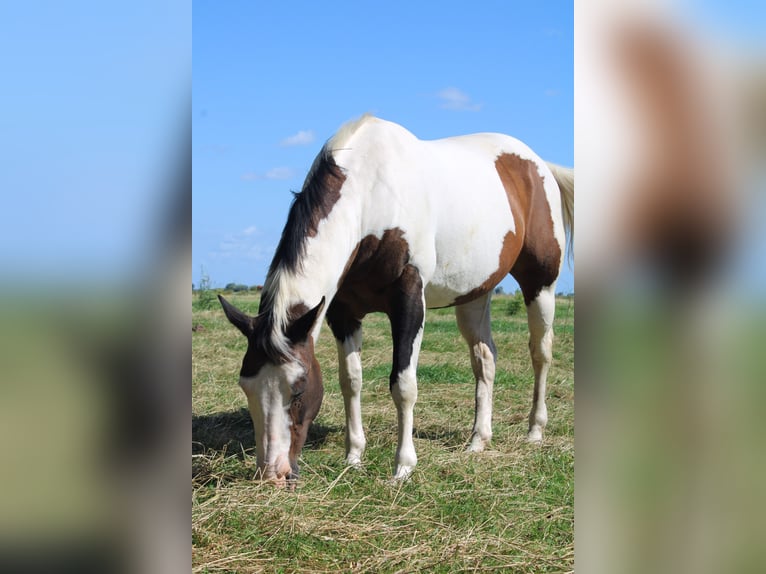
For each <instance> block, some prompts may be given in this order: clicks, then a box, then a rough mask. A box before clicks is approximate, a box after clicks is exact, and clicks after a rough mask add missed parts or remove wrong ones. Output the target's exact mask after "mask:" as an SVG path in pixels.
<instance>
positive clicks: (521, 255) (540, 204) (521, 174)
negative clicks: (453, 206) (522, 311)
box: [495, 153, 561, 305]
mask: <svg viewBox="0 0 766 574" xmlns="http://www.w3.org/2000/svg"><path fill="white" fill-rule="evenodd" d="M495 168H496V169H497V173H498V174H499V175H500V180H501V181H502V182H503V187H505V192H506V195H507V196H508V203H509V204H510V206H511V211H512V212H513V215H514V219H515V221H516V236H517V237H518V238H521V240H522V245H521V249H520V251H519V252H518V256H517V258H516V260H515V262H514V263H513V264H512V267H511V268H510V272H511V275H513V277H514V279H516V281H517V282H518V283H519V286H520V287H521V292H522V294H523V295H524V302H525V303H526V304H527V305H528V304H529V303H530V302H532V300H534V299H535V297H537V295H538V294H539V293H540V290H541V289H542V288H543V287H545V286H548V285H551V284H552V283H553V282H554V281H555V280H556V278H557V277H558V274H559V266H560V264H561V246H560V245H559V243H558V241H556V237H555V236H554V234H553V218H552V217H551V208H550V205H549V204H548V200H547V198H546V196H545V187H544V185H543V178H542V176H541V175H540V172H539V171H538V166H537V164H536V163H535V162H533V161H530V160H527V159H523V158H521V157H520V156H518V155H516V154H507V153H505V154H501V155H500V156H498V158H497V159H496V160H495ZM501 279H502V277H501ZM498 282H499V280H498Z"/></svg>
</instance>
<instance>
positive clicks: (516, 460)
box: [192, 295, 574, 573]
mask: <svg viewBox="0 0 766 574" xmlns="http://www.w3.org/2000/svg"><path fill="white" fill-rule="evenodd" d="M233 299H234V302H235V303H236V304H238V305H241V306H242V307H243V308H245V309H248V310H250V311H254V310H255V308H256V307H257V300H256V299H254V298H253V297H252V296H250V295H246V296H243V297H236V296H235V297H233ZM507 304H508V299H506V298H503V297H498V298H496V299H495V301H494V302H493V325H494V328H493V330H494V333H495V340H496V343H497V347H498V350H499V354H500V357H499V361H498V363H499V364H498V370H497V380H496V386H495V389H496V390H495V415H494V421H495V422H494V438H493V444H492V447H491V449H490V450H488V451H487V452H484V453H482V454H480V455H469V454H466V453H464V452H463V449H464V446H465V444H466V442H467V440H468V438H469V434H470V428H471V424H472V423H473V382H472V375H471V368H470V362H469V359H468V353H467V349H466V347H465V343H463V341H462V340H461V339H460V336H459V334H458V332H457V328H456V326H455V321H454V313H453V312H452V310H438V311H429V314H428V318H427V321H428V322H427V326H426V333H425V337H424V343H423V350H422V351H421V360H420V369H419V386H420V395H419V400H418V404H417V406H416V412H415V417H416V420H415V422H416V429H415V446H416V449H417V451H418V457H419V463H418V467H417V469H416V471H415V473H414V476H413V477H412V479H410V480H409V481H408V482H406V483H404V484H395V485H392V484H390V482H389V480H388V479H389V477H390V474H391V471H392V464H393V454H394V450H395V447H396V444H395V442H396V415H395V410H394V407H393V404H392V401H391V399H390V395H389V391H388V372H389V369H390V365H391V359H390V353H391V347H390V345H391V343H390V336H389V334H388V324H387V321H386V319H385V317H383V316H379V315H373V316H369V317H368V318H367V319H366V320H365V324H364V328H365V342H364V350H363V366H364V375H365V387H364V393H363V398H362V404H363V420H364V425H365V430H366V433H367V440H368V446H367V452H366V453H365V461H364V462H365V466H364V467H363V468H362V469H348V468H346V467H345V466H344V464H343V456H344V446H343V432H344V430H343V428H344V415H343V401H342V398H341V395H340V390H339V388H338V383H337V358H336V351H335V345H334V341H333V339H332V336H331V335H330V333H329V330H327V329H325V330H324V332H323V335H322V337H321V338H320V341H319V344H318V346H317V354H318V358H319V362H320V364H321V365H322V369H323V373H324V380H325V399H324V403H323V406H322V410H321V412H320V415H319V417H318V418H317V421H316V423H315V425H314V426H313V427H312V429H311V431H310V434H309V441H308V443H307V446H306V448H305V449H304V451H303V456H302V460H301V481H300V484H299V486H298V488H297V489H296V490H295V491H294V492H287V491H281V490H276V489H274V488H273V487H271V486H269V485H264V484H261V483H258V482H256V481H253V480H252V478H253V475H254V474H255V461H254V458H253V456H252V451H253V448H254V444H253V433H252V426H251V423H250V420H249V414H248V413H247V410H246V409H245V408H244V407H245V399H244V395H243V394H242V392H241V391H240V389H239V388H238V386H237V384H236V379H237V375H236V374H237V372H238V369H239V363H240V361H241V358H242V355H243V353H244V350H245V340H244V338H243V337H242V336H241V335H240V334H239V332H238V331H236V329H234V328H233V327H231V326H230V325H229V324H228V323H227V322H226V319H225V318H224V317H223V313H221V312H220V311H218V310H212V311H195V312H194V315H193V317H194V319H193V320H194V323H195V324H198V325H200V326H201V327H202V328H201V329H198V330H197V331H196V332H195V333H193V408H194V419H193V437H194V441H195V442H194V447H193V455H192V456H193V479H192V482H193V487H194V488H193V498H192V509H193V510H192V540H193V563H194V571H195V572H333V573H336V572H418V571H427V572H468V571H501V572H565V571H571V570H572V569H573V526H574V518H573V501H574V448H573V442H574V441H573V438H574V409H573V403H574V391H573V389H574V385H573V378H572V377H573V361H574V344H573V332H574V330H573V326H572V324H573V319H572V318H573V306H572V303H571V301H569V300H562V301H560V302H559V308H558V311H557V321H556V326H555V329H556V341H555V344H554V345H555V349H554V365H553V367H552V368H551V372H550V375H549V392H548V410H549V424H548V428H547V429H546V430H547V434H546V438H545V440H544V442H543V444H542V445H539V446H531V445H528V444H526V443H525V442H524V434H525V430H526V415H527V413H528V410H529V407H530V399H531V386H532V370H531V363H530V360H529V355H528V351H527V331H526V318H525V316H524V314H523V312H522V314H521V315H520V316H508V315H507V313H506V312H505V311H506V309H507Z"/></svg>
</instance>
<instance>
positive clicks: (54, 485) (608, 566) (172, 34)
mask: <svg viewBox="0 0 766 574" xmlns="http://www.w3.org/2000/svg"><path fill="white" fill-rule="evenodd" d="M763 30H764V7H763V4H762V3H757V2H737V3H723V2H668V1H665V2H656V1H655V2H621V3H619V4H616V3H613V2H605V1H593V0H583V1H581V2H577V4H576V6H575V166H576V171H577V180H578V184H577V196H576V218H577V229H578V232H577V237H576V242H575V259H576V260H577V264H578V267H577V273H576V277H575V282H576V285H577V297H578V299H579V301H578V306H577V312H576V325H577V339H576V343H577V407H576V412H577V431H576V437H577V438H576V445H577V449H576V456H577V466H576V468H577V471H576V517H577V519H576V524H577V526H576V563H577V566H576V567H577V569H579V570H580V571H581V572H589V573H590V572H597V573H598V572H604V573H606V572H609V573H612V572H632V571H635V572H692V571H693V572H722V571H723V572H751V571H762V570H763V566H764V564H763V562H764V559H763V555H762V552H761V547H762V544H761V542H762V532H763V528H762V521H763V519H762V517H763V516H764V512H763V511H764V510H766V509H765V508H764V503H765V502H766V495H765V494H764V489H763V486H762V485H763V484H764V472H763V471H764V466H765V465H766V454H765V452H766V451H764V449H763V448H762V441H763V438H764V436H765V434H764V430H766V429H765V428H764V426H765V425H766V423H764V421H765V420H766V417H763V415H762V412H761V411H762V408H763V405H764V404H766V400H764V399H766V390H764V385H763V381H764V364H763V363H764V360H765V359H764V353H763V351H762V349H761V347H762V346H763V343H762V342H763V341H764V335H765V334H766V333H764V330H765V329H764V326H765V325H766V323H764V287H765V286H766V271H764V257H763V255H764V248H765V247H766V238H765V237H764V231H763V230H764V225H763V218H764V216H766V201H765V200H764V194H763V191H764V175H765V174H764V165H766V164H764V162H763V161H762V158H763V152H764V147H765V145H764V144H766V107H765V106H764V104H765V103H766V72H764V70H765V68H764V56H765V54H764V37H763ZM191 34H192V14H191V8H190V6H189V4H188V3H186V2H181V1H168V0H161V1H158V2H144V1H143V0H139V1H138V2H131V3H116V4H115V3H110V4H109V5H108V6H107V5H101V4H97V3H93V2H76V1H75V2H70V3H66V4H61V3H53V2H30V3H24V4H15V5H10V4H8V3H5V4H3V5H2V6H0V69H2V70H3V89H2V90H0V158H1V159H0V162H1V163H2V169H0V190H2V192H3V193H2V197H3V209H2V210H0V223H1V224H0V233H1V234H2V241H1V242H0V245H1V246H2V247H0V296H1V298H0V454H1V455H2V458H0V460H1V461H2V472H1V473H0V570H2V571H4V572H14V571H24V572H27V571H38V572H43V571H53V570H55V571H57V572H62V571H63V572H66V571H72V572H88V571H93V572H112V571H113V572H121V571H125V572H133V571H138V572H143V571H147V572H148V571H162V572H166V571H168V572H169V571H176V570H178V571H188V570H189V569H190V568H191V554H190V538H189V525H190V510H189V506H188V497H187V496H186V495H185V493H186V492H187V491H186V490H185V489H186V488H190V486H188V485H189V476H190V469H191V458H190V456H189V454H190V438H191V428H190V420H189V412H190V395H189V388H190V384H189V382H190V361H189V357H190V349H189V341H190V339H189V322H190V320H189V319H190V317H189V311H190V300H191V292H190V290H189V280H190V278H191V273H192V269H191V247H190V246H191V225H190V222H191V181H192V177H191V176H192V166H191V159H190V158H191V155H190V137H191V133H190V109H191V105H190V93H191V69H192V54H191ZM509 65H510V64H509Z"/></svg>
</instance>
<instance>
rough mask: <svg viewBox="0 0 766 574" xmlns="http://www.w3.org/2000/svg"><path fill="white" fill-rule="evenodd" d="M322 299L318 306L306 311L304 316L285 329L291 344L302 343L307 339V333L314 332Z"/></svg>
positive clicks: (322, 303)
mask: <svg viewBox="0 0 766 574" xmlns="http://www.w3.org/2000/svg"><path fill="white" fill-rule="evenodd" d="M324 300H325V299H324V297H322V300H321V301H320V302H319V305H317V306H316V307H314V308H313V309H311V310H310V311H307V312H306V314H305V315H303V316H302V317H300V318H299V319H296V320H295V321H293V323H292V324H291V325H290V326H289V327H288V328H287V333H286V335H287V338H288V339H290V341H291V342H292V343H293V344H298V343H304V342H305V341H306V339H308V337H309V333H311V331H313V330H314V325H315V324H316V322H317V317H318V316H319V313H320V312H321V311H322V307H324Z"/></svg>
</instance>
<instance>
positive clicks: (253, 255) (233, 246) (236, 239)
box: [211, 225, 274, 261]
mask: <svg viewBox="0 0 766 574" xmlns="http://www.w3.org/2000/svg"><path fill="white" fill-rule="evenodd" d="M262 240H263V233H262V232H261V231H260V230H259V229H258V228H257V227H256V226H255V225H251V226H250V227H246V228H245V229H243V230H242V231H237V232H235V233H227V234H226V235H224V237H223V239H222V240H221V241H220V242H219V243H218V248H217V249H216V250H215V251H213V252H212V253H211V256H212V258H213V259H251V260H257V261H263V260H267V259H268V258H269V257H270V256H271V255H272V253H273V252H274V247H273V246H272V245H271V243H270V242H263V241H262Z"/></svg>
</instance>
